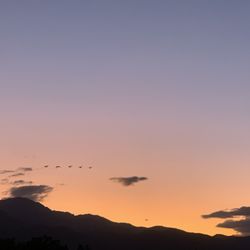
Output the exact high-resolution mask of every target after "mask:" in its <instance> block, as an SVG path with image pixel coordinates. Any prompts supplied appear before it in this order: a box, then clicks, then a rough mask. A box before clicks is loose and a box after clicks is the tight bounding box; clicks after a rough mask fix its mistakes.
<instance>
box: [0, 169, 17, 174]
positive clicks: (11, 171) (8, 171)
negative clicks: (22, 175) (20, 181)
mask: <svg viewBox="0 0 250 250" xmlns="http://www.w3.org/2000/svg"><path fill="white" fill-rule="evenodd" d="M14 172H15V171H14V170H7V169H4V170H1V171H0V174H9V173H14Z"/></svg>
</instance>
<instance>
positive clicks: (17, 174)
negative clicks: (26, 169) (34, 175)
mask: <svg viewBox="0 0 250 250" xmlns="http://www.w3.org/2000/svg"><path fill="white" fill-rule="evenodd" d="M19 176H24V173H16V174H12V175H10V176H9V177H19Z"/></svg>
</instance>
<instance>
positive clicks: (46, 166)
mask: <svg viewBox="0 0 250 250" xmlns="http://www.w3.org/2000/svg"><path fill="white" fill-rule="evenodd" d="M48 167H49V165H45V166H44V168H48ZM55 168H62V166H59V165H57V166H55ZM68 168H73V165H69V166H68ZM78 168H83V166H79V167H78ZM92 168H93V167H92V166H89V167H88V169H92Z"/></svg>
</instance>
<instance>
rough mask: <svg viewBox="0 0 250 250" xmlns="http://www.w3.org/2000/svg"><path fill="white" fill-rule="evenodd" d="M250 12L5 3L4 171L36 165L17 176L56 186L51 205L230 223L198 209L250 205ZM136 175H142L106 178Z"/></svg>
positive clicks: (211, 229)
mask: <svg viewBox="0 0 250 250" xmlns="http://www.w3.org/2000/svg"><path fill="white" fill-rule="evenodd" d="M249 11H250V1H245V0H188V1H187V0H126V1H122V0H105V1H103V0H99V1H96V0H91V1H88V0H81V1H80V0H74V1H66V0H53V1H51V0H43V1H39V0H37V1H32V0H29V1H28V0H22V1H20V0H13V1H9V0H3V1H1V2H0V32H1V33H0V34H1V39H0V55H1V60H0V65H1V67H0V123H1V124H0V166H1V169H16V168H18V167H27V166H31V167H33V168H37V169H38V170H36V171H33V173H27V176H26V177H25V179H27V180H32V181H34V182H35V183H37V184H45V185H50V186H53V187H54V188H55V190H54V191H53V192H52V193H51V194H50V195H49V197H48V198H47V199H46V200H45V201H44V204H45V205H47V206H49V207H50V208H53V209H57V210H64V211H71V212H73V213H93V214H99V215H101V216H105V217H107V218H109V219H111V220H114V221H126V222H129V223H132V224H135V225H145V226H152V225H164V226H169V227H178V228H181V229H184V230H188V231H194V232H203V233H208V234H215V233H225V234H232V232H233V231H230V230H224V229H219V228H216V227H215V225H216V222H217V221H216V220H211V221H210V220H209V221H208V220H204V219H202V218H201V215H202V214H204V213H208V212H211V211H215V210H220V209H225V208H233V207H240V206H242V205H249V204H250V198H249V197H248V196H249V195H248V193H247V191H248V190H249V187H250V185H249V176H250V153H249V152H250V133H249V129H250V84H249V79H250V69H249V65H250V64H249V63H250V47H249V46H250V45H249V44H250V32H249V30H250V16H249ZM46 164H49V165H50V166H55V165H62V166H67V165H68V164H72V165H74V166H78V165H84V166H89V165H92V166H93V167H94V168H93V169H92V170H90V171H89V170H87V169H77V168H74V169H57V170H56V169H54V168H53V169H52V167H51V168H49V169H42V168H41V167H42V166H43V165H46ZM133 175H137V176H146V177H148V178H149V180H147V181H143V182H141V183H138V184H136V185H134V186H131V187H123V186H121V185H119V184H117V183H113V182H111V181H110V180H109V178H111V177H120V176H133ZM61 183H63V184H65V185H64V186H61V185H59V184H61ZM6 188H7V187H6V186H4V185H2V186H0V191H5V190H6ZM145 218H147V219H148V221H145Z"/></svg>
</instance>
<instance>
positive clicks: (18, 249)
mask: <svg viewBox="0 0 250 250" xmlns="http://www.w3.org/2000/svg"><path fill="white" fill-rule="evenodd" d="M0 249H2V250H69V248H68V247H67V245H63V244H61V242H60V241H59V240H55V239H53V238H51V237H49V236H43V237H37V238H32V239H31V240H29V241H26V242H17V241H16V240H15V239H0ZM76 250H91V249H90V247H89V246H88V245H81V244H79V245H78V246H77V247H76Z"/></svg>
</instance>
